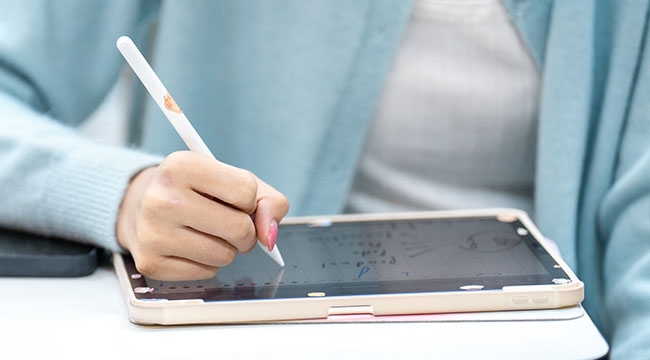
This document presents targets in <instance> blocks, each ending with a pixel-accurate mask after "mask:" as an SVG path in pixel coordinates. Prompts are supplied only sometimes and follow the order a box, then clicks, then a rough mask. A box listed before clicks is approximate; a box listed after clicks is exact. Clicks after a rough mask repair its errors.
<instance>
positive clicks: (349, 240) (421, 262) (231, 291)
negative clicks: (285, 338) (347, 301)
mask: <svg viewBox="0 0 650 360" xmlns="http://www.w3.org/2000/svg"><path fill="white" fill-rule="evenodd" d="M326 225H327V224H326ZM278 245H279V246H280V248H281V249H282V256H283V257H284V261H285V263H286V266H285V268H284V269H283V268H280V267H279V266H278V265H276V264H275V262H274V261H273V260H271V259H270V258H269V257H268V256H267V255H266V254H264V253H263V252H262V251H260V250H259V249H258V248H256V249H255V250H254V251H253V252H251V253H250V254H246V255H238V256H237V258H236V259H235V261H234V262H233V263H231V264H230V265H228V266H226V267H223V268H221V269H219V272H218V274H217V276H215V277H214V278H212V279H208V280H201V281H175V282H165V281H157V280H153V279H146V278H145V277H142V276H140V275H139V274H138V273H137V270H136V269H135V266H134V264H133V261H132V260H131V259H130V258H126V259H125V262H126V267H127V273H128V274H129V276H130V279H131V285H132V286H133V288H134V292H135V293H136V297H137V298H139V299H149V300H151V301H156V300H161V299H167V300H177V299H203V300H204V301H223V300H249V299H269V298H293V297H306V296H308V295H307V294H310V293H311V294H312V295H313V294H314V293H325V294H326V296H342V295H366V294H392V293H414V292H439V291H459V290H465V289H480V290H500V289H501V288H503V287H504V286H512V285H537V284H553V283H563V282H567V281H568V279H569V276H568V275H567V274H566V273H565V272H564V271H563V270H562V269H561V268H560V267H559V266H558V265H557V264H556V263H555V261H554V260H553V258H552V257H551V256H550V255H549V254H548V253H547V252H546V251H545V250H544V249H543V247H542V246H541V245H540V244H539V243H538V242H537V240H536V239H535V238H534V237H533V236H532V235H531V234H530V233H529V231H528V230H527V229H526V228H525V226H524V225H523V224H522V223H521V222H520V221H518V220H517V221H514V222H501V221H499V220H497V219H496V218H494V217H480V218H458V219H450V218H445V219H415V220H391V221H385V220H384V221H368V222H356V223H346V222H339V223H337V222H334V223H332V224H330V225H327V226H311V225H306V224H301V225H281V226H280V230H279V235H278Z"/></svg>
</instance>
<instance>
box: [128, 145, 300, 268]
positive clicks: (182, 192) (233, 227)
mask: <svg viewBox="0 0 650 360" xmlns="http://www.w3.org/2000/svg"><path fill="white" fill-rule="evenodd" d="M288 211H289V202H288V201H287V198H286V197H285V196H284V195H282V194H281V193H280V192H278V191H277V190H275V189H274V188H272V187H271V186H269V185H268V184H266V183H265V182H263V181H262V180H260V179H259V178H258V177H257V176H255V175H254V174H253V173H251V172H250V171H247V170H243V169H239V168H236V167H233V166H230V165H227V164H224V163H222V162H219V161H217V160H214V159H212V158H210V157H208V156H205V155H201V154H197V153H194V152H190V151H179V152H175V153H172V154H170V155H169V156H167V158H166V159H165V160H164V161H163V162H162V164H160V165H159V166H157V167H152V168H148V169H145V170H143V171H142V172H140V173H139V174H138V175H136V176H135V177H134V178H133V179H132V181H131V184H130V185H129V187H128V189H127V191H126V194H125V196H124V200H123V201H122V205H121V207H120V212H119V214H118V220H117V238H118V242H119V243H120V245H121V246H122V247H124V248H125V249H127V250H129V251H130V252H131V255H132V256H133V259H134V260H135V265H136V268H137V269H138V271H140V272H141V273H142V274H143V275H145V276H147V277H150V278H153V279H158V280H191V279H206V278H210V277H212V276H214V275H215V274H216V272H217V270H218V269H219V267H222V266H226V265H228V264H229V263H230V262H231V261H232V260H233V259H234V257H235V255H236V254H238V253H246V252H249V251H251V250H252V249H253V246H255V242H256V241H257V239H258V238H259V240H260V242H262V244H263V245H264V246H267V247H269V249H272V248H273V246H274V245H275V240H276V236H277V226H278V225H277V224H278V222H279V221H280V220H281V219H282V218H283V217H284V216H285V215H286V214H287V212H288ZM252 215H254V220H253V217H252Z"/></svg>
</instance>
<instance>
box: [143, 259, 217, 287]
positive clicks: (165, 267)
mask: <svg viewBox="0 0 650 360" xmlns="http://www.w3.org/2000/svg"><path fill="white" fill-rule="evenodd" d="M133 260H135V267H136V269H138V272H140V273H141V274H143V275H144V276H146V277H148V278H150V279H156V280H166V281H182V280H203V279H209V278H211V277H214V276H215V275H216V274H217V271H218V270H219V268H217V267H214V266H209V265H205V264H200V263H197V262H194V261H192V260H189V259H184V258H180V257H174V256H164V257H157V258H147V259H144V260H143V259H139V258H138V257H136V256H135V255H134V256H133Z"/></svg>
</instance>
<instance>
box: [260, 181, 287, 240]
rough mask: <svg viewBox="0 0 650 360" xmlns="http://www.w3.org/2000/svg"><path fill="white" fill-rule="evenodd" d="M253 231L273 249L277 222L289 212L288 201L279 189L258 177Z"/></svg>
mask: <svg viewBox="0 0 650 360" xmlns="http://www.w3.org/2000/svg"><path fill="white" fill-rule="evenodd" d="M256 180H257V182H258V194H257V209H256V211H255V231H256V234H257V238H258V239H259V240H260V242H261V243H262V244H263V245H264V246H266V247H268V248H269V250H273V247H274V246H275V241H276V238H277V234H278V223H279V222H280V220H282V218H284V216H285V215H287V212H289V201H288V200H287V198H286V197H285V196H284V195H282V193H280V192H279V191H277V190H276V189H274V188H272V187H271V186H269V185H268V184H267V183H265V182H264V181H262V180H260V179H259V178H257V179H256Z"/></svg>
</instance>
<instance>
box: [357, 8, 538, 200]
mask: <svg viewBox="0 0 650 360" xmlns="http://www.w3.org/2000/svg"><path fill="white" fill-rule="evenodd" d="M539 82H540V80H539V72H538V69H537V68H536V66H535V64H534V62H533V60H532V58H531V56H530V54H529V53H528V50H527V49H526V47H525V45H524V44H523V43H522V41H521V39H520V38H519V34H518V33H517V31H516V29H515V28H514V26H513V24H512V23H511V22H510V20H509V19H508V14H507V11H506V9H505V8H504V6H503V4H501V3H500V2H499V1H498V0H418V1H417V2H416V4H415V6H414V9H413V14H412V16H411V19H410V22H409V24H408V25H407V27H406V29H405V33H404V37H403V40H402V43H401V45H400V48H399V51H398V53H397V55H396V58H395V61H394V64H393V68H392V69H391V71H390V73H389V75H388V77H387V80H386V85H385V89H384V92H383V95H382V97H381V100H380V103H379V105H378V108H377V113H376V115H375V118H374V120H373V122H372V124H371V127H370V130H369V134H368V137H367V140H366V145H365V149H364V151H363V152H362V155H361V159H360V162H359V165H358V169H357V174H356V178H355V181H354V184H353V187H352V190H351V193H350V196H349V199H348V204H347V209H346V211H347V212H383V211H400V210H423V209H427V210H429V209H430V210H437V209H456V208H477V207H516V208H520V209H522V210H525V211H527V212H529V213H531V212H532V194H533V178H534V161H535V146H536V143H535V141H536V140H535V139H536V126H537V107H538V97H539Z"/></svg>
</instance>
